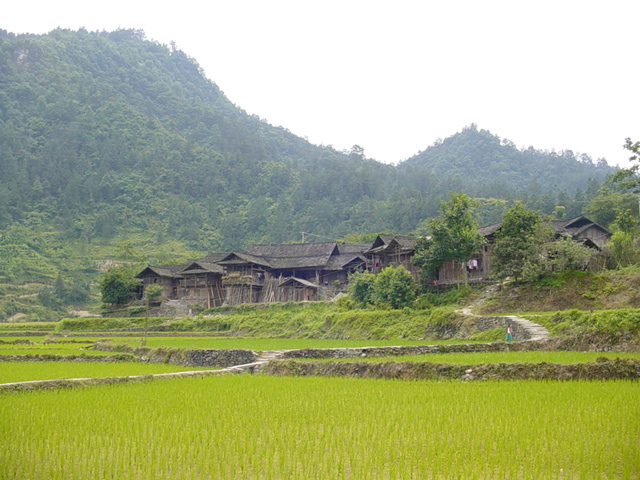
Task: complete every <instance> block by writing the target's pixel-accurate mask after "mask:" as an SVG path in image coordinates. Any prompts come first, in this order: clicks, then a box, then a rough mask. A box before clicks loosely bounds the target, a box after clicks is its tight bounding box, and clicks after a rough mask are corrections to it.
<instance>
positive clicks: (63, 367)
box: [0, 362, 212, 403]
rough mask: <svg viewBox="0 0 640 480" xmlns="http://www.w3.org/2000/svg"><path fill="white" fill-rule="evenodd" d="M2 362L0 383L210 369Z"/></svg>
mask: <svg viewBox="0 0 640 480" xmlns="http://www.w3.org/2000/svg"><path fill="white" fill-rule="evenodd" d="M1 365H2V368H1V369H0V383H12V382H26V381H30V380H57V379H67V378H105V377H120V376H129V375H150V374H154V373H172V372H185V371H191V370H212V368H210V367H184V366H180V365H168V364H162V363H140V362H5V363H2V364H1ZM1 401H2V400H0V403H1Z"/></svg>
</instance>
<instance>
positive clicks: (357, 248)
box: [338, 243, 371, 254]
mask: <svg viewBox="0 0 640 480" xmlns="http://www.w3.org/2000/svg"><path fill="white" fill-rule="evenodd" d="M370 246H371V245H369V244H368V243H339V244H338V251H339V252H340V254H344V253H362V252H364V251H365V250H369V247H370Z"/></svg>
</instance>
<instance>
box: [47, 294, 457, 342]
mask: <svg viewBox="0 0 640 480" xmlns="http://www.w3.org/2000/svg"><path fill="white" fill-rule="evenodd" d="M144 321H145V320H144V319H140V318H132V319H106V318H97V319H92V318H78V319H64V320H62V321H61V322H60V323H59V325H58V326H57V327H56V331H57V332H64V331H72V332H80V331H94V330H105V329H118V328H140V327H143V326H144ZM148 325H150V326H151V330H153V331H157V332H218V333H222V334H226V335H235V336H246V337H258V338H298V339H300V338H317V339H371V340H386V339H392V338H397V339H411V340H423V339H443V338H444V339H446V338H454V337H456V336H457V338H465V337H466V334H467V333H468V332H465V326H468V322H465V319H464V317H463V316H461V315H459V314H456V313H455V311H454V308H453V307H450V308H445V307H438V308H431V309H421V310H413V309H404V310H373V309H362V310H359V309H358V310H343V309H341V308H340V307H339V306H338V305H336V304H333V303H325V302H310V303H302V304H294V303H284V304H268V305H242V306H238V307H233V308H229V307H225V308H218V309H212V310H211V311H207V312H205V314H204V315H198V316H196V317H190V318H184V319H178V320H168V319H166V318H153V319H149V322H148Z"/></svg>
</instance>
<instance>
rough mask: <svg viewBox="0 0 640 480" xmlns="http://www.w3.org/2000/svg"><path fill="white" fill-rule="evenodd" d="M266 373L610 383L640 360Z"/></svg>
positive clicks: (280, 363) (278, 363)
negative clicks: (569, 363)
mask: <svg viewBox="0 0 640 480" xmlns="http://www.w3.org/2000/svg"><path fill="white" fill-rule="evenodd" d="M262 371H263V373H265V374H267V375H280V376H323V377H361V378H394V379H402V380H466V381H473V380H587V379H588V380H609V379H631V380H638V379H640V361H638V360H635V359H630V358H625V359H615V360H608V359H606V358H605V359H599V360H598V361H596V362H588V363H578V364H572V365H564V364H554V363H495V364H483V365H456V364H446V363H429V362H378V363H376V362H297V361H295V360H275V361H271V362H269V363H268V364H267V365H266V366H265V367H264V368H263V370H262Z"/></svg>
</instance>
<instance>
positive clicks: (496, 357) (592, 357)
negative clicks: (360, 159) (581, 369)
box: [301, 350, 640, 365]
mask: <svg viewBox="0 0 640 480" xmlns="http://www.w3.org/2000/svg"><path fill="white" fill-rule="evenodd" d="M601 357H604V358H610V359H614V358H637V359H639V360H640V353H635V352H633V353H628V352H571V351H568V352H565V351H543V350H534V351H524V352H473V353H432V354H424V355H405V356H394V357H392V356H389V357H356V358H329V359H322V361H326V362H389V361H394V360H396V361H402V362H431V363H455V364H462V365H479V364H487V363H542V362H547V363H562V364H572V363H584V362H594V361H596V360H597V359H598V358H601ZM317 360H318V359H313V358H310V359H306V361H317ZM301 361H305V360H303V359H301Z"/></svg>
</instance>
